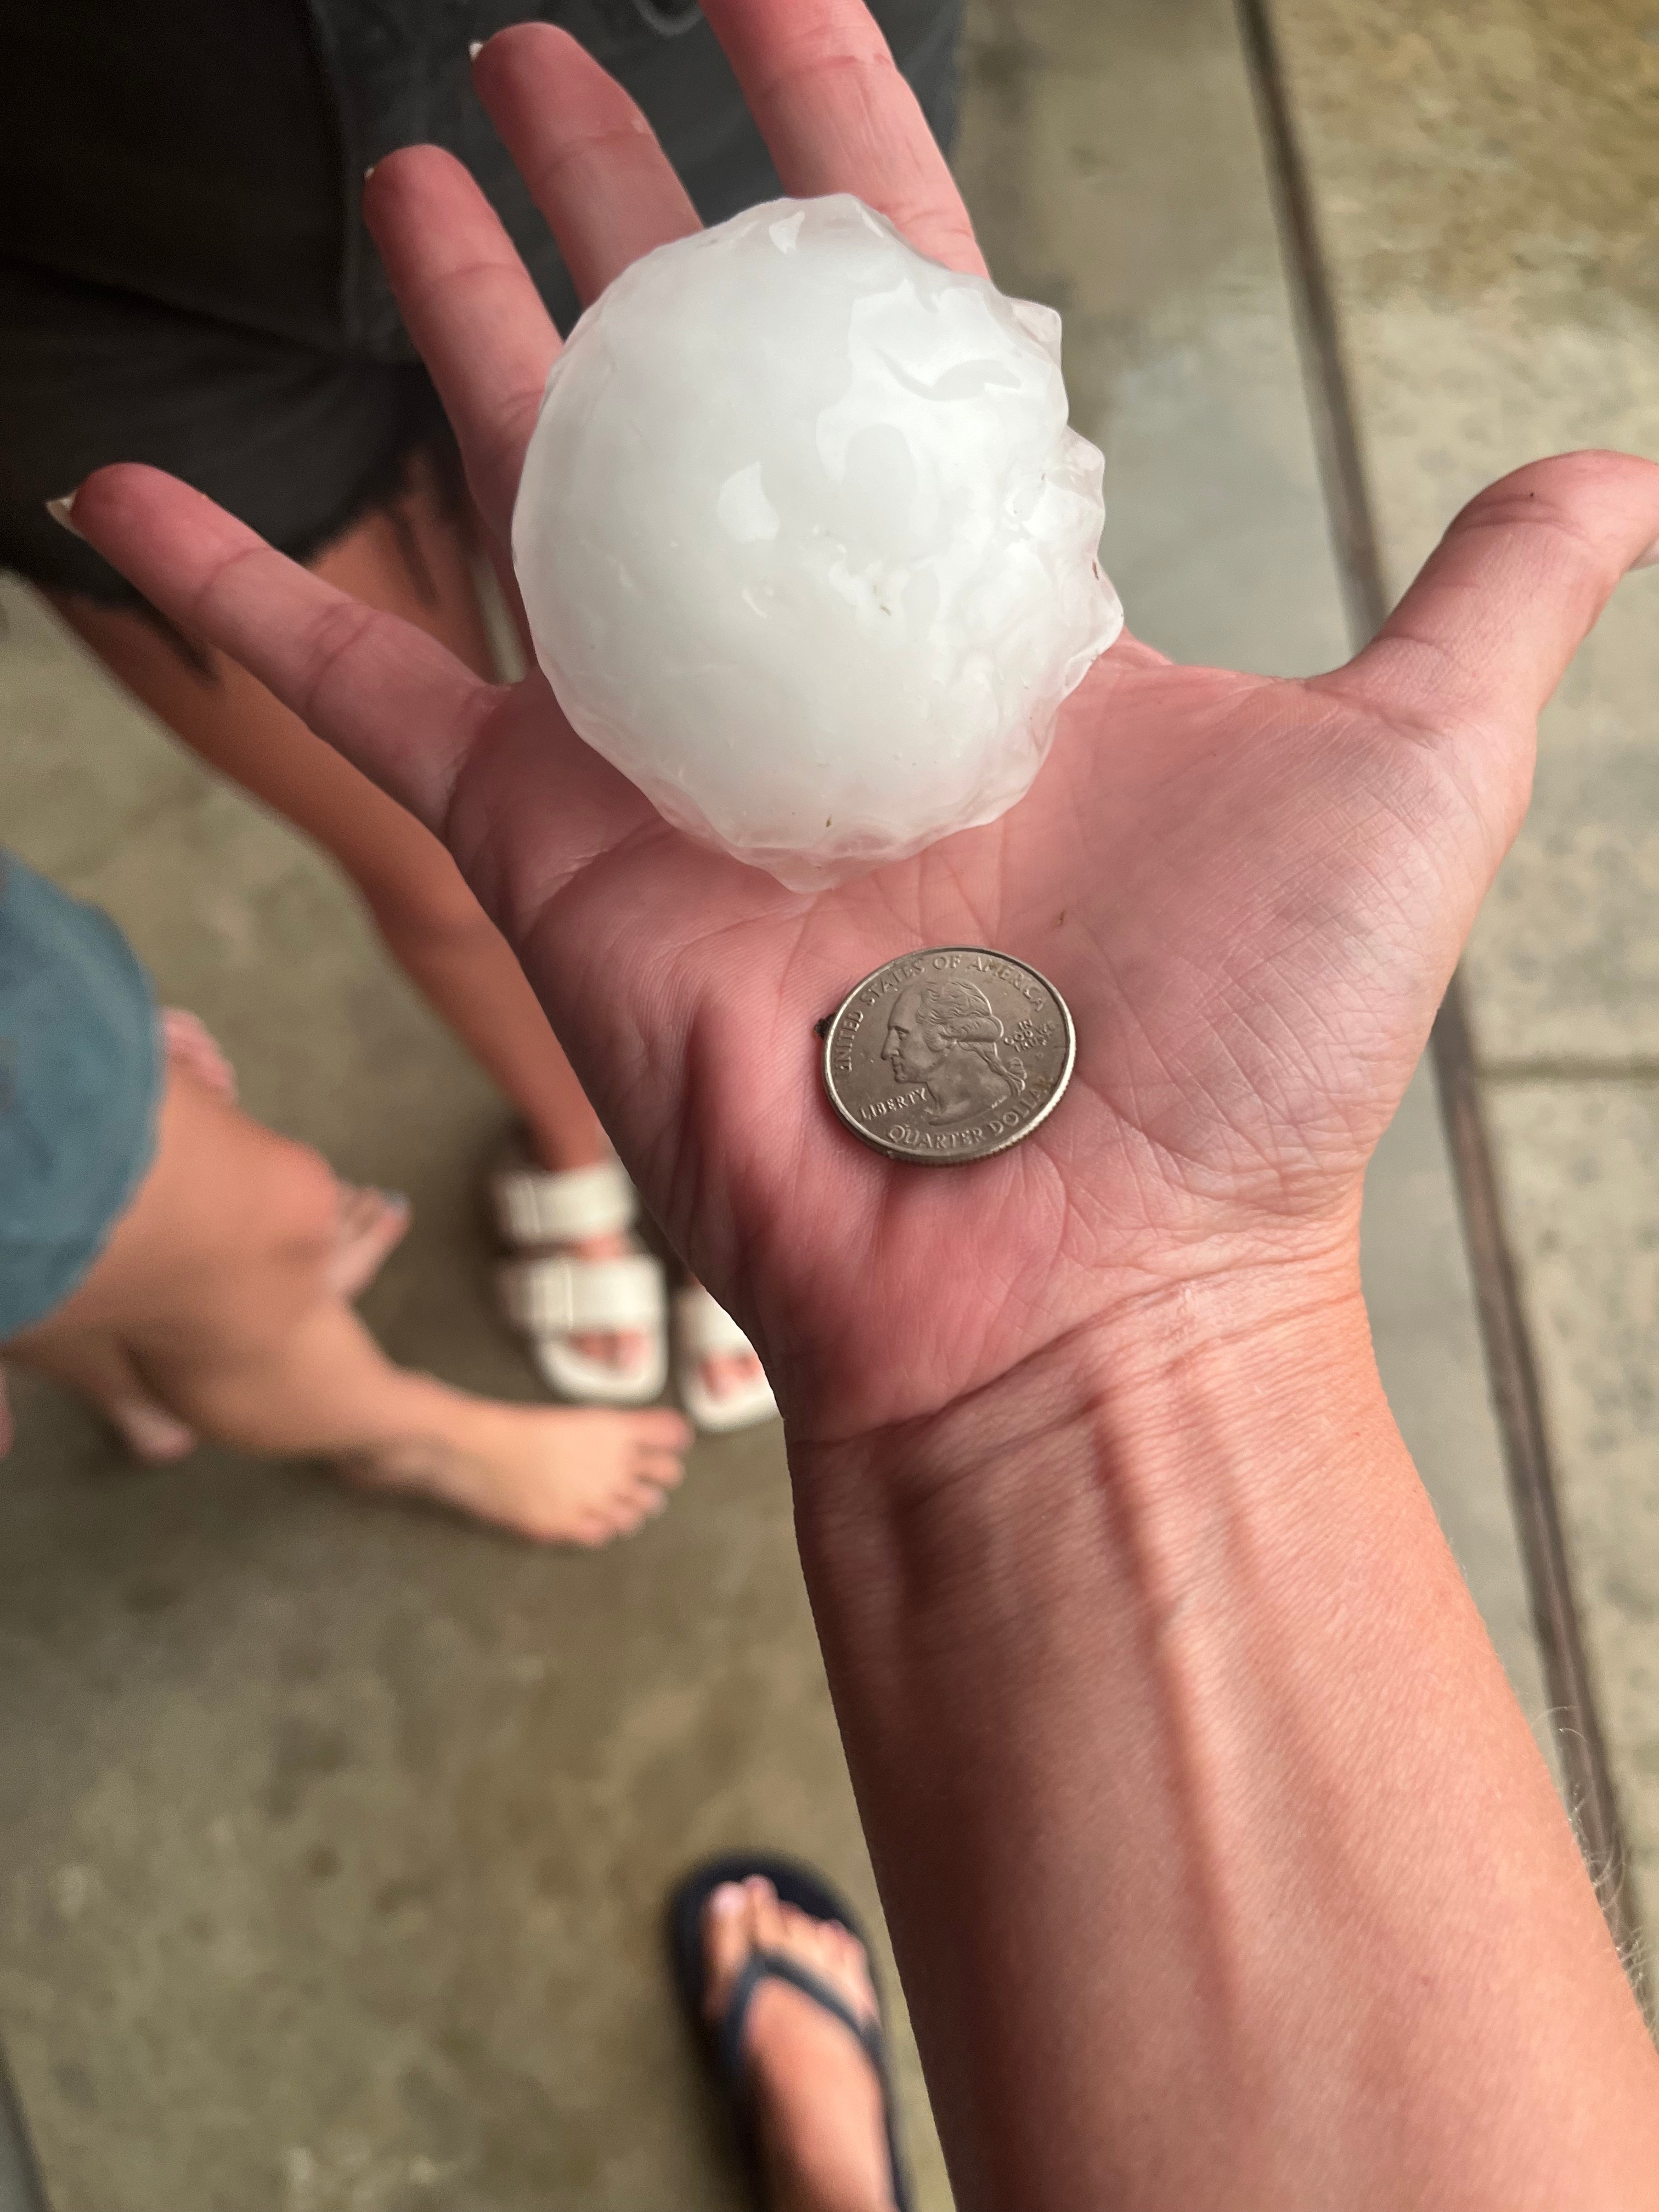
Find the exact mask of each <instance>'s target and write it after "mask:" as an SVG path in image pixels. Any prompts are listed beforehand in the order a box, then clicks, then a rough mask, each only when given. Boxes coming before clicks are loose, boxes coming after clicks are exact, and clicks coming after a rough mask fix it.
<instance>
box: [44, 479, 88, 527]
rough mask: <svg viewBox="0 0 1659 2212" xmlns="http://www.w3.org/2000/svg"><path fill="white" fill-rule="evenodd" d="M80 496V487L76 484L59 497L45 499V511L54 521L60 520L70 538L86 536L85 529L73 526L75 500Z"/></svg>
mask: <svg viewBox="0 0 1659 2212" xmlns="http://www.w3.org/2000/svg"><path fill="white" fill-rule="evenodd" d="M80 496H81V487H80V485H79V484H76V487H75V489H74V490H73V491H66V492H65V493H64V495H63V497H62V498H61V499H49V500H48V501H46V513H48V514H49V515H50V516H51V517H52V520H53V521H54V522H61V523H62V524H63V526H64V529H65V530H67V531H68V532H69V533H70V537H71V538H84V537H85V536H86V532H85V531H83V530H77V529H76V526H75V502H76V500H77V499H79V498H80Z"/></svg>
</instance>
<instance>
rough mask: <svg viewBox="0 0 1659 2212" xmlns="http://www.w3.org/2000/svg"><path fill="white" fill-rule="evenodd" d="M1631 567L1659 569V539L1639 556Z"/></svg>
mask: <svg viewBox="0 0 1659 2212" xmlns="http://www.w3.org/2000/svg"><path fill="white" fill-rule="evenodd" d="M1630 565H1631V567H1632V568H1659V538H1655V539H1654V541H1653V543H1652V544H1651V545H1650V546H1649V548H1648V550H1647V551H1646V552H1645V553H1642V554H1638V556H1637V557H1636V559H1635V560H1634V561H1632V562H1631V564H1630Z"/></svg>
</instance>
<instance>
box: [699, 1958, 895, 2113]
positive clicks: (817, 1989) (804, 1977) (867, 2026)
mask: <svg viewBox="0 0 1659 2212" xmlns="http://www.w3.org/2000/svg"><path fill="white" fill-rule="evenodd" d="M764 1981H774V1982H787V1983H788V1984H790V1985H791V1987H792V1988H794V1989H798V1990H799V1991H800V1992H801V1995H802V1996H808V1997H811V2000H812V2002H813V2003H814V2004H816V2005H819V2006H821V2007H822V2008H823V2010H824V2011H825V2012H827V2013H832V2014H833V2015H835V2017H836V2019H837V2020H838V2021H840V2022H841V2024H842V2027H844V2028H845V2029H846V2030H847V2032H848V2034H849V2035H851V2036H853V2037H854V2038H855V2039H857V2041H858V2042H859V2044H860V2045H861V2046H862V2048H863V2051H864V2052H865V2055H866V2057H867V2058H868V2059H869V2061H870V2063H871V2064H872V2066H873V2067H874V2068H875V2069H876V2074H877V2076H878V2079H879V2080H880V2081H881V2084H882V2087H883V2088H884V2089H885V2087H886V2085H887V2048H886V2045H885V2044H884V2042H883V2040H882V2033H881V2028H880V2027H879V2025H878V2023H877V2022H876V2021H873V2020H872V2021H861V2020H860V2018H859V2017H858V2015H857V2014H856V2013H854V2012H853V2011H852V2010H851V2008H849V2007H848V2006H847V2005H846V2004H844V2003H843V2002H842V1999H841V1998H840V1997H839V1996H836V1992H835V1990H832V1989H831V1988H830V1987H829V1984H828V1983H827V1982H825V1981H822V1980H820V1979H819V1978H818V1976H817V1974H815V1973H813V1972H812V1971H811V1968H810V1967H807V1966H798V1965H797V1964H796V1962H795V1960H793V1959H791V1958H787V1957H786V1956H785V1954H783V1953H782V1952H781V1951H751V1952H750V1954H749V1956H748V1957H747V1958H746V1959H745V1960H744V1962H743V1966H742V1967H741V1968H740V1969H739V1971H738V1978H737V1979H736V1981H735V1982H733V1983H732V1994H731V1996H729V1997H728V1998H727V1999H726V2017H725V2018H724V2019H723V2020H722V2021H721V2022H720V2066H721V2068H722V2069H723V2071H724V2072H725V2075H726V2079H727V2081H730V2082H731V2084H732V2088H733V2089H734V2090H735V2091H736V2092H737V2093H738V2095H740V2096H745V2097H746V2093H747V2082H746V2077H745V2075H744V2064H743V2031H744V2023H745V2022H746V2021H747V2020H748V2018H749V2003H750V1998H751V1997H752V1996H754V1994H755V1991H756V1990H757V1989H758V1988H759V1987H760V1985H761V1984H762V1983H763V1982H764Z"/></svg>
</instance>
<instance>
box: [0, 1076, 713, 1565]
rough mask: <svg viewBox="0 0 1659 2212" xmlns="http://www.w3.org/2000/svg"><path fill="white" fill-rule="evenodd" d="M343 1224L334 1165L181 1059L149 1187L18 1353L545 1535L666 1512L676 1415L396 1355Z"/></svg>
mask: <svg viewBox="0 0 1659 2212" xmlns="http://www.w3.org/2000/svg"><path fill="white" fill-rule="evenodd" d="M338 1220H339V1188H338V1186H337V1183H336V1182H335V1179H334V1176H333V1175H332V1173H331V1170H330V1169H329V1167H328V1165H327V1164H326V1162H325V1161H324V1160H323V1159H322V1158H320V1157H319V1155H318V1154H317V1153H315V1152H311V1151H309V1150H308V1149H307V1147H306V1146H301V1145H295V1144H291V1143H289V1141H287V1140H286V1139H283V1138H280V1137H277V1136H275V1135H273V1134H272V1133H271V1132H270V1130H268V1129H265V1128H263V1127H261V1126H260V1125H259V1124H258V1122H256V1121H250V1120H249V1118H248V1117H247V1116H246V1115H245V1114H243V1113H241V1112H240V1109H237V1108H236V1107H235V1106H234V1105H232V1104H231V1103H229V1101H228V1100H227V1099H226V1098H225V1097H223V1096H222V1094H221V1093H219V1092H218V1091H216V1090H214V1089H211V1088H210V1087H209V1086H207V1085H204V1084H203V1083H201V1082H200V1081H199V1080H198V1079H197V1078H196V1077H195V1076H194V1075H193V1074H192V1073H191V1072H190V1071H189V1070H188V1069H187V1068H184V1067H180V1066H179V1065H178V1064H177V1063H175V1064H173V1066H172V1067H171V1068H170V1070H169V1074H168V1082H167V1091H166V1095H165V1097H164V1100H163V1103H162V1106H161V1115H160V1126H159V1131H158V1135H157V1142H156V1150H155V1159H154V1163H153V1164H152V1166H151V1168H150V1170H149V1175H148V1176H147V1177H146V1179H145V1181H144V1182H143V1185H142V1187H141V1188H140V1190H139V1192H138V1194H137V1197H136V1199H135V1200H134V1201H133V1203H132V1205H131V1206H130V1208H129V1209H128V1211H127V1212H126V1213H125V1214H124V1215H123V1216H122V1218H121V1219H120V1220H119V1221H118V1223H117V1225H116V1227H115V1229H114V1231H113V1232H112V1236H111V1237H110V1239H109V1242H108V1243H107V1245H106V1248H105V1249H104V1251H103V1253H102V1255H100V1258H99V1260H98V1261H97V1262H96V1263H95V1264H94V1267H93V1268H92V1269H91V1271H90V1273H88V1275H87V1277H86V1278H85V1279H84V1280H83V1281H82V1284H81V1285H80V1286H79V1287H78V1289H77V1290H76V1291H75V1292H74V1293H73V1295H72V1296H71V1297H70V1298H68V1299H67V1300H66V1301H65V1302H64V1304H63V1305H61V1306H60V1307H59V1308H58V1310H57V1311H56V1312H54V1313H53V1314H52V1315H51V1316H49V1317H48V1318H47V1319H46V1321H45V1322H41V1323H40V1324H38V1325H37V1326H36V1327H34V1328H31V1329H27V1330H25V1331H24V1332H23V1333H22V1334H21V1335H19V1336H17V1337H15V1339H14V1340H12V1342H11V1343H10V1344H9V1346H7V1348H6V1350H7V1357H8V1358H9V1359H15V1361H17V1362H18V1363H19V1364H22V1365H30V1366H34V1367H37V1368H40V1369H41V1370H43V1371H46V1372H47V1373H51V1374H55V1375H58V1376H60V1377H61V1378H63V1379H64V1380H67V1381H70V1383H73V1384H76V1385H78V1386H82V1387H88V1388H89V1389H92V1392H93V1395H94V1396H97V1397H98V1398H99V1400H100V1402H105V1401H106V1396H107V1394H108V1393H110V1392H112V1391H118V1389H120V1387H121V1383H122V1379H123V1376H125V1374H126V1373H127V1372H131V1374H132V1375H133V1376H137V1378H138V1380H139V1382H140V1383H141V1384H142V1385H143V1388H144V1389H145V1390H146V1391H147V1392H148V1393H149V1396H150V1397H151V1398H152V1399H154V1400H155V1401H156V1402H157V1403H158V1404H159V1405H160V1406H161V1407H162V1408H163V1409H164V1410H165V1412H166V1413H168V1414H170V1415H172V1416H173V1418H174V1419H177V1420H179V1421H180V1422H183V1423H185V1424H187V1425H188V1426H189V1427H190V1428H191V1429H193V1430H195V1431H198V1432H199V1433H200V1434H202V1435H204V1436H209V1437H216V1438H217V1439H218V1440H220V1441H222V1442H225V1443H233V1444H237V1445H240V1446H241V1447H242V1448H243V1449H246V1450H250V1451H256V1452H270V1453H282V1454H310V1453H318V1454H325V1455H329V1456H331V1457H333V1458H335V1459H337V1460H338V1461H339V1462H341V1463H342V1465H343V1468H344V1469H345V1471H346V1472H348V1473H349V1474H352V1475H354V1476H355V1477H356V1478H357V1479H359V1480H362V1481H365V1482H368V1483H371V1484H374V1485H376V1486H380V1487H384V1488H387V1489H402V1490H414V1491H419V1492H423V1493H424V1494H426V1495H428V1496H432V1497H435V1498H440V1499H441V1500H443V1501H444V1502H446V1503H447V1504H452V1505H454V1506H457V1507H459V1509H460V1510H464V1511H466V1512H470V1513H473V1514H476V1515H477V1516H479V1517H481V1518H483V1519H486V1520H491V1521H495V1522H501V1523H502V1524H503V1525H505V1526H507V1527H509V1528H514V1529H516V1530H518V1531H519V1532H520V1534H525V1535H528V1536H531V1537H533V1538H536V1539H538V1540H539V1541H570V1542H575V1543H582V1544H597V1543H603V1542H605V1541H606V1540H607V1539H608V1538H610V1537H611V1536H614V1535H618V1534H623V1533H625V1532H627V1531H628V1530H630V1529H632V1528H637V1527H638V1526H639V1525H640V1523H641V1522H642V1521H643V1520H644V1519H646V1518H647V1516H649V1515H651V1514H653V1513H655V1512H658V1511H660V1510H661V1508H662V1506H663V1504H665V1491H666V1490H667V1489H668V1488H670V1487H671V1486H672V1485H673V1484H674V1483H676V1482H678V1480H679V1476H680V1465H679V1461H680V1455H681V1453H682V1452H683V1450H684V1441H685V1433H686V1432H685V1428H684V1423H683V1422H681V1421H680V1420H679V1419H678V1416H677V1415H674V1414H672V1413H640V1414H623V1413H574V1412H567V1411H562V1410H558V1409H554V1408H549V1407H520V1406H504V1405H497V1404H494V1403H491V1402H489V1401H485V1400H482V1399H477V1398H471V1397H469V1396H467V1395H465V1393H464V1392H461V1391H459V1390H452V1389H447V1387H446V1386H444V1385H443V1384H441V1383H437V1382H435V1381H434V1380H433V1379H432V1378H431V1377H430V1376H422V1375H416V1374H411V1373H410V1372H409V1371H408V1370H404V1369H402V1368H399V1367H397V1366H395V1365H393V1364H392V1362H391V1361H390V1360H388V1359H387V1358H386V1356H385V1354H384V1353H383V1352H381V1351H380V1347H379V1346H378V1345H376V1344H375V1342H374V1339H373V1338H372V1337H371V1336H370V1335H369V1334H368V1331H367V1330H366V1329H365V1328H363V1326H362V1323H361V1322H359V1321H358V1319H357V1317H356V1315H355V1314H354V1313H353V1312H352V1311H351V1310H350V1308H349V1306H348V1305H347V1304H345V1302H344V1300H343V1298H342V1297H340V1296H339V1295H338V1294H337V1291H336V1290H335V1288H334V1286H333V1281H332V1270H333V1266H334V1261H335V1256H336V1251H337V1241H338Z"/></svg>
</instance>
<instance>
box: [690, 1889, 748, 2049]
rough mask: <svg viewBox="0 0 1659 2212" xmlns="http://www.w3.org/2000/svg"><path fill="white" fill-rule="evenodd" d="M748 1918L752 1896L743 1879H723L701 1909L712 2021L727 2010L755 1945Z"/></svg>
mask: <svg viewBox="0 0 1659 2212" xmlns="http://www.w3.org/2000/svg"><path fill="white" fill-rule="evenodd" d="M749 1917H750V1902H749V1896H748V1893H747V1891H746V1890H745V1889H744V1886H743V1885H742V1883H741V1882H735V1881H723V1882H721V1883H720V1887H718V1888H716V1889H713V1890H711V1891H710V1892H709V1893H708V1902H707V1903H706V1904H705V1905H704V1906H703V1908H702V1945H703V1958H704V1960H705V1961H706V1963H707V1966H708V2015H709V2018H710V2019H711V2020H719V2019H720V2016H721V2015H722V2014H723V2013H724V2012H725V2010H726V1998H727V1996H729V1995H730V1993H731V1989H732V1983H733V1982H734V1981H736V1979H737V1978H738V1971H739V1970H740V1968H741V1967H742V1965H743V1962H744V1960H745V1959H746V1958H747V1957H748V1956H749V1954H750V1951H751V1950H752V1949H753V1948H754V1942H753V1938H752V1936H751V1935H750V1927H749Z"/></svg>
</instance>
